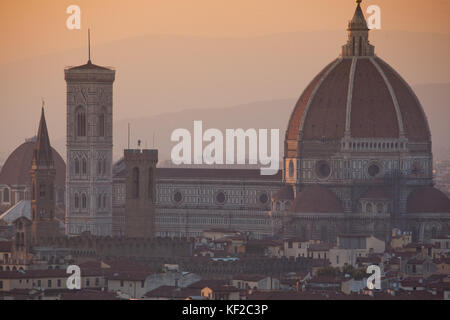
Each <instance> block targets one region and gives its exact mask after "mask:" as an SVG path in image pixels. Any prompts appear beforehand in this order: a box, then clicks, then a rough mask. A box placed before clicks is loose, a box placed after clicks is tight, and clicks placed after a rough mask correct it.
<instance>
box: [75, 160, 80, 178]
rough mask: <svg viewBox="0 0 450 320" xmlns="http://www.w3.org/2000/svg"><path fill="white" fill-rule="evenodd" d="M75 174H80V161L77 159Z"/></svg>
mask: <svg viewBox="0 0 450 320" xmlns="http://www.w3.org/2000/svg"><path fill="white" fill-rule="evenodd" d="M74 166H75V174H80V160H78V158H75V165H74Z"/></svg>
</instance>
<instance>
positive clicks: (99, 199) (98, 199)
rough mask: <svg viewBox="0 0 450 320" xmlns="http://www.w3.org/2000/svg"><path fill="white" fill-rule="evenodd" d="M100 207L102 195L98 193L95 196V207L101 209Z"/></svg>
mask: <svg viewBox="0 0 450 320" xmlns="http://www.w3.org/2000/svg"><path fill="white" fill-rule="evenodd" d="M101 207H102V195H101V194H99V195H98V196H97V209H101Z"/></svg>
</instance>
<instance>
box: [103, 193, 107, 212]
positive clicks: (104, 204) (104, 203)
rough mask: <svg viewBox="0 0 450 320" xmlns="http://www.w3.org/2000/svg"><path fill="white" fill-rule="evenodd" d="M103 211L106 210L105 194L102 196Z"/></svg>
mask: <svg viewBox="0 0 450 320" xmlns="http://www.w3.org/2000/svg"><path fill="white" fill-rule="evenodd" d="M103 209H106V194H104V195H103Z"/></svg>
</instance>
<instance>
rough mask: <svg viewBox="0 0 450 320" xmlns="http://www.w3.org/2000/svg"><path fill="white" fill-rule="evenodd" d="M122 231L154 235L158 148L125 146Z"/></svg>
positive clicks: (131, 233) (139, 234)
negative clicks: (123, 228)
mask: <svg viewBox="0 0 450 320" xmlns="http://www.w3.org/2000/svg"><path fill="white" fill-rule="evenodd" d="M124 160H125V172H126V174H125V175H126V178H125V179H126V181H125V188H126V192H125V193H126V197H125V235H126V236H127V237H130V238H151V237H154V236H155V202H156V177H155V173H156V164H157V162H158V150H148V149H145V150H139V149H134V150H125V152H124Z"/></svg>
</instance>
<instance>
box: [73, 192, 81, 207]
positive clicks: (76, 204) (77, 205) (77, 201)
mask: <svg viewBox="0 0 450 320" xmlns="http://www.w3.org/2000/svg"><path fill="white" fill-rule="evenodd" d="M74 202H75V203H74V206H75V209H79V208H80V197H79V196H78V193H75V200H74Z"/></svg>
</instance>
